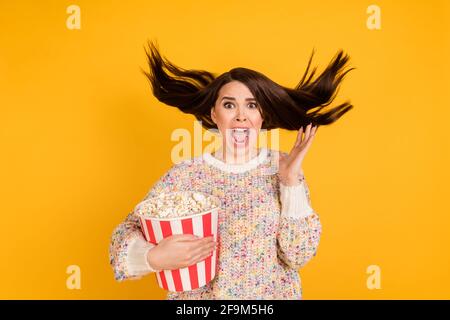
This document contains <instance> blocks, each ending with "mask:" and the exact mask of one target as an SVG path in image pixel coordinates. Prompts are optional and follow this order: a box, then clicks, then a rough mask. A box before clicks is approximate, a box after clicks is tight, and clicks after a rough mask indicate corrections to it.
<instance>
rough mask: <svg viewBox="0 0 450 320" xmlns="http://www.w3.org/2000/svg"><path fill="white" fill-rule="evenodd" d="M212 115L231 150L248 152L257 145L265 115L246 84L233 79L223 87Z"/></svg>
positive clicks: (212, 109)
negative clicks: (263, 115)
mask: <svg viewBox="0 0 450 320" xmlns="http://www.w3.org/2000/svg"><path fill="white" fill-rule="evenodd" d="M211 118H212V120H213V121H214V123H215V124H216V125H217V128H218V129H219V131H220V133H221V135H222V138H223V139H224V144H225V146H226V147H227V149H228V150H229V151H232V152H236V151H238V152H242V151H243V152H245V153H247V152H248V151H249V149H252V148H256V144H257V138H258V134H259V130H260V129H261V126H262V123H263V118H262V115H261V113H260V107H259V106H258V104H257V102H256V99H255V98H254V97H253V95H252V93H251V92H250V90H249V89H248V88H247V86H246V85H245V84H243V83H242V82H239V81H231V82H228V83H227V84H225V85H224V86H222V88H221V89H220V90H219V95H218V98H217V100H216V104H215V105H214V107H213V108H211Z"/></svg>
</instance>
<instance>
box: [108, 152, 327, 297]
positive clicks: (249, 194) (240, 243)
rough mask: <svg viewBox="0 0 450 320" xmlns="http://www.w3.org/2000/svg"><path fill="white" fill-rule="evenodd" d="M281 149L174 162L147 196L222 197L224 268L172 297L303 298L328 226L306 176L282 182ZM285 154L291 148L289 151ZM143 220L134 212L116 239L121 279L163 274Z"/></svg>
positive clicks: (113, 260) (113, 252)
mask: <svg viewBox="0 0 450 320" xmlns="http://www.w3.org/2000/svg"><path fill="white" fill-rule="evenodd" d="M279 153H280V151H276V150H272V149H266V148H260V149H259V154H258V155H257V156H256V157H254V158H253V159H251V160H249V161H248V162H246V163H244V164H227V163H225V162H222V161H221V160H219V159H217V158H215V157H214V156H213V155H211V154H210V153H204V154H203V155H202V156H199V157H194V158H191V159H189V160H184V161H181V162H180V163H178V164H175V165H173V166H172V167H171V168H170V170H168V171H167V172H166V173H165V174H164V175H163V176H162V177H161V178H160V179H159V181H157V182H156V183H155V184H154V185H153V187H152V188H151V189H150V191H149V192H148V194H147V195H146V197H145V198H144V199H147V198H149V197H153V196H155V195H157V194H159V193H160V192H172V191H188V190H189V191H198V192H203V193H207V194H211V195H214V196H216V197H218V198H219V199H220V201H221V207H220V209H219V218H218V238H217V249H218V251H217V252H218V262H217V264H218V268H217V273H216V277H215V278H214V279H213V280H212V281H211V282H210V283H208V284H207V285H205V286H203V287H200V288H198V289H195V290H191V291H185V292H172V291H168V293H167V297H166V299H168V300H178V299H202V300H203V299H207V300H212V299H301V298H302V285H301V279H300V276H299V274H298V269H299V268H301V267H303V266H304V265H305V264H306V263H307V262H308V261H309V260H310V259H311V258H312V257H313V256H315V255H316V252H317V248H318V244H319V240H320V235H321V232H322V227H321V223H320V219H319V216H318V215H317V214H316V213H315V212H314V211H313V209H312V208H311V200H310V196H309V189H308V186H307V184H306V181H304V180H303V182H301V183H300V184H298V185H295V186H285V185H283V184H282V183H280V180H279V176H278V172H277V168H278V165H277V162H276V161H278V157H279ZM284 154H285V153H284ZM153 246H154V245H153V244H150V243H148V242H146V241H145V238H144V236H143V235H142V231H141V228H140V225H139V220H138V218H137V217H136V216H135V215H134V214H133V213H132V212H131V213H130V214H129V215H128V216H127V217H126V219H125V221H124V222H122V223H121V224H120V225H119V226H117V227H116V228H115V230H114V231H113V234H112V236H111V244H110V251H109V252H110V264H111V266H112V268H113V270H114V276H115V279H116V280H117V281H122V280H125V279H139V278H141V277H142V276H144V275H146V274H149V273H152V272H155V271H157V270H154V269H152V268H151V266H150V265H149V264H148V262H147V259H146V255H147V252H148V250H151V249H152V248H153Z"/></svg>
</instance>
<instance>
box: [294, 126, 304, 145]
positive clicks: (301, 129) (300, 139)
mask: <svg viewBox="0 0 450 320" xmlns="http://www.w3.org/2000/svg"><path fill="white" fill-rule="evenodd" d="M302 135H303V127H300V130H298V134H297V140H295V144H294V148H297V147H298V146H299V145H300V143H301V142H302Z"/></svg>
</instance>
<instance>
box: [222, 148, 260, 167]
mask: <svg viewBox="0 0 450 320" xmlns="http://www.w3.org/2000/svg"><path fill="white" fill-rule="evenodd" d="M223 150H224V148H223V147H222V148H220V149H218V150H216V152H215V153H214V157H216V158H217V159H219V160H221V161H222V162H224V163H228V164H242V163H246V162H248V161H250V160H251V159H253V158H254V157H256V156H258V149H257V148H256V147H253V148H250V147H249V148H245V150H229V149H228V148H225V153H224V152H223Z"/></svg>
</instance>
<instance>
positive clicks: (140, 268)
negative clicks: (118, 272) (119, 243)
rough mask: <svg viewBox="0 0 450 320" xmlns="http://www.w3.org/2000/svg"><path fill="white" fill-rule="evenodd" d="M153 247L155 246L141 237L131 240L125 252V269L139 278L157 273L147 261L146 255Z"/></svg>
mask: <svg viewBox="0 0 450 320" xmlns="http://www.w3.org/2000/svg"><path fill="white" fill-rule="evenodd" d="M154 247H155V245H154V244H152V243H149V242H147V241H146V240H145V238H144V237H143V236H139V237H136V238H134V239H133V240H131V242H130V243H129V245H128V252H127V267H128V271H129V272H130V274H132V275H135V276H140V275H145V274H147V273H150V272H157V271H159V270H155V269H153V268H152V267H151V266H150V265H149V263H148V261H147V253H148V251H149V250H150V249H152V248H154Z"/></svg>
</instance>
